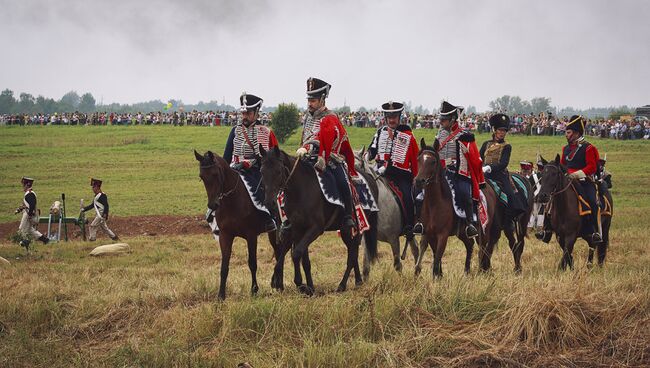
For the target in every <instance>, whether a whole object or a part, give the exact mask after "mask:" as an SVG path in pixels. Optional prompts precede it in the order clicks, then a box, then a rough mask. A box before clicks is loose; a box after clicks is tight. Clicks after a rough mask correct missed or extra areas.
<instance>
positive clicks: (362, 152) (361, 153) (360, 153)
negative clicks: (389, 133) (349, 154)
mask: <svg viewBox="0 0 650 368" xmlns="http://www.w3.org/2000/svg"><path fill="white" fill-rule="evenodd" d="M364 153H366V145H365V144H364V145H363V147H361V152H359V157H361V158H363V154H364Z"/></svg>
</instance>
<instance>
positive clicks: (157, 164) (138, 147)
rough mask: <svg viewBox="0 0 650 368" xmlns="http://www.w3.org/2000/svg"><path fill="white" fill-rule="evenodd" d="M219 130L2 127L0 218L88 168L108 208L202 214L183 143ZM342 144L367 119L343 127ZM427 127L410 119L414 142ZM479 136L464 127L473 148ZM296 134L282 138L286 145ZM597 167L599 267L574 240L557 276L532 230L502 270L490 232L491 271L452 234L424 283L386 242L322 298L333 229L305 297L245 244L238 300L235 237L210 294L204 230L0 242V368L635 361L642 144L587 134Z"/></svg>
mask: <svg viewBox="0 0 650 368" xmlns="http://www.w3.org/2000/svg"><path fill="white" fill-rule="evenodd" d="M228 132H229V128H207V127H170V126H165V127H150V126H145V127H4V128H0V157H1V158H2V160H0V222H9V221H16V220H17V218H16V217H14V216H12V215H11V213H12V212H13V209H14V208H15V207H16V206H18V205H19V204H20V201H21V197H22V195H21V188H20V183H19V180H20V177H21V176H23V175H30V176H33V177H35V178H36V180H37V181H36V184H35V189H36V191H37V193H38V196H39V197H38V198H39V201H40V202H39V203H40V207H41V208H44V209H46V208H48V207H49V205H50V203H51V202H52V201H54V200H55V199H57V196H58V195H60V193H61V192H65V193H66V196H67V200H68V206H69V207H72V208H73V209H75V211H74V215H76V208H77V205H78V201H79V198H85V199H86V200H89V199H90V198H91V195H92V192H91V190H90V188H89V186H88V177H89V176H98V177H100V178H102V179H104V180H105V181H106V185H105V190H106V191H107V192H108V193H109V195H110V201H111V212H113V215H114V216H131V215H146V214H179V215H183V214H185V215H196V214H200V213H202V212H203V211H204V209H205V201H206V199H205V194H204V189H203V185H202V184H201V182H200V181H199V179H198V168H197V163H196V161H195V159H194V155H193V153H192V149H193V148H196V149H197V150H198V151H200V152H203V151H205V150H207V149H212V150H214V151H216V152H219V153H221V152H222V150H223V146H224V143H225V139H226V137H227V134H228ZM349 132H350V137H351V141H352V144H353V146H354V147H355V148H360V147H361V146H362V145H363V144H366V145H367V144H368V143H369V141H370V138H371V136H372V134H373V133H374V131H373V130H371V129H350V130H349ZM434 134H435V132H434V131H431V130H418V131H416V136H417V138H418V141H419V138H420V137H425V139H426V140H427V142H430V140H431V138H432V137H433V136H434ZM487 138H488V136H487V135H483V136H480V137H478V142H479V144H480V143H481V142H482V141H484V140H485V139H487ZM298 139H299V138H298V136H294V137H292V139H291V140H290V141H289V142H288V143H287V144H285V145H284V148H286V149H287V151H294V150H295V148H296V146H297V140H298ZM509 140H510V141H511V143H512V144H513V146H514V152H513V158H512V163H513V165H512V168H513V169H515V168H518V162H519V161H520V160H521V159H528V160H534V159H535V155H536V153H537V151H538V150H540V151H541V153H542V154H543V155H544V156H545V157H546V158H547V159H551V158H553V157H554V156H555V153H556V152H558V151H559V149H560V147H561V146H562V145H563V144H564V139H563V138H562V137H550V138H549V137H541V138H539V137H512V138H511V139H509ZM594 143H595V144H596V145H597V146H598V148H599V149H600V151H601V153H604V152H606V153H607V158H608V164H607V165H608V168H609V170H610V171H612V172H613V175H614V176H613V177H614V190H613V196H614V201H615V219H614V220H613V225H612V235H611V246H610V252H609V254H608V259H607V264H606V265H605V267H604V268H603V269H599V268H596V269H594V270H591V271H590V270H588V269H587V268H586V267H585V262H584V260H585V257H586V248H587V247H586V244H585V243H584V242H582V241H579V242H578V243H577V244H576V251H575V253H574V256H575V259H576V269H575V270H574V271H573V272H564V273H562V272H558V271H557V270H556V267H557V263H558V261H559V257H560V250H559V247H558V245H557V243H556V242H555V241H552V242H551V244H550V245H545V244H542V243H540V242H538V241H537V240H535V239H534V238H533V237H532V236H531V238H530V239H529V240H528V241H527V243H526V248H525V251H524V255H523V258H522V264H523V268H524V270H523V273H522V275H521V276H516V275H514V274H513V272H512V268H513V262H512V256H511V254H510V251H509V249H508V247H507V245H506V244H505V243H503V241H502V242H501V243H500V245H499V247H498V249H497V250H496V251H495V255H494V257H493V260H492V265H493V267H494V269H493V272H492V273H490V274H487V275H484V274H478V273H477V272H476V270H477V262H476V257H474V259H473V264H472V269H473V272H472V275H470V276H464V275H463V274H462V269H463V262H464V257H465V254H464V248H463V247H462V246H460V244H459V242H458V241H457V240H452V241H451V243H450V246H448V247H447V251H446V254H445V257H444V258H443V268H444V272H445V276H444V278H443V279H442V280H436V281H432V279H431V258H432V257H431V251H429V252H428V253H427V256H426V258H425V263H424V266H425V268H424V270H423V272H422V275H421V276H419V277H415V276H413V264H414V262H413V260H412V258H411V257H410V255H409V258H408V259H407V260H406V261H405V263H404V271H403V274H401V275H400V274H398V273H396V272H395V271H393V270H392V260H391V256H390V251H389V247H388V246H387V245H385V244H380V247H379V248H380V255H381V258H380V261H379V263H378V264H377V265H376V266H375V267H374V268H373V270H372V272H371V277H370V280H369V281H368V282H367V283H365V284H364V285H363V286H361V287H359V288H355V287H354V286H353V285H352V284H349V290H348V291H347V292H345V293H341V294H339V293H336V292H334V290H335V289H336V286H337V283H338V281H339V280H340V277H341V275H342V272H343V269H344V249H345V248H344V246H343V245H342V244H341V242H340V240H339V239H338V238H337V237H336V235H335V234H327V235H325V236H323V237H321V238H320V239H318V240H317V241H316V242H315V243H314V245H313V246H312V248H311V251H312V271H313V275H314V281H315V284H316V293H317V296H316V297H313V298H305V297H303V296H301V295H299V294H298V293H297V292H296V290H295V288H294V287H293V284H292V278H293V271H292V267H291V266H290V264H289V262H287V264H286V266H287V269H286V270H285V287H286V288H287V289H286V290H285V292H284V293H282V294H278V293H272V292H271V290H270V277H271V272H272V266H273V260H272V254H271V248H270V246H269V245H268V242H267V241H266V240H265V239H261V241H260V244H259V253H258V260H259V266H258V280H259V283H260V295H259V296H258V297H251V296H249V292H248V290H249V288H250V276H249V271H248V267H247V266H246V251H245V246H244V243H243V242H242V241H241V240H237V242H236V245H235V247H234V248H235V250H234V254H233V257H232V260H231V267H230V277H229V281H228V299H227V301H226V302H223V303H219V302H216V294H217V289H218V276H219V261H220V255H219V247H218V245H217V244H216V243H215V242H214V240H212V238H211V236H210V235H209V234H207V233H206V234H205V235H192V236H146V237H145V236H139V237H132V238H128V237H127V238H125V239H123V240H125V241H126V242H128V243H129V244H130V245H131V247H132V250H133V252H132V253H131V254H128V255H124V256H119V257H109V258H101V259H96V258H92V257H89V256H88V252H89V251H90V250H91V249H92V248H93V247H94V246H96V245H98V244H105V243H108V242H110V240H107V239H106V238H101V239H100V241H98V243H97V244H93V243H83V242H69V243H60V244H57V245H49V246H42V245H37V246H36V251H35V252H33V253H31V254H29V255H26V254H25V252H24V250H23V249H22V248H20V247H18V246H16V245H14V244H11V243H10V242H9V241H8V240H6V239H5V238H6V236H5V234H3V236H2V238H1V239H0V256H2V257H4V258H6V259H8V260H9V261H10V262H12V266H10V267H6V268H2V266H0V367H48V368H50V367H88V366H91V367H181V366H182V367H234V366H236V365H237V364H238V363H242V362H249V363H250V364H251V366H253V367H256V368H257V367H287V366H288V367H346V368H347V367H367V366H381V367H450V366H451V367H485V366H489V367H501V366H511V367H524V366H529V367H532V366H535V367H556V366H565V367H583V366H584V367H619V366H620V367H625V366H627V367H647V366H650V255H649V254H650V253H649V252H648V245H649V243H650V242H649V241H648V238H649V236H648V224H650V214H648V211H650V160H648V159H647V156H648V153H650V143H648V142H645V141H644V142H641V141H627V142H621V141H611V140H595V141H594Z"/></svg>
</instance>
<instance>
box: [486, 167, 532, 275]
mask: <svg viewBox="0 0 650 368" xmlns="http://www.w3.org/2000/svg"><path fill="white" fill-rule="evenodd" d="M510 175H511V176H512V177H514V178H517V179H518V180H519V182H520V183H522V184H523V185H524V187H525V191H526V194H527V195H526V202H525V206H526V212H525V213H523V214H522V215H521V216H519V217H518V218H517V221H516V223H515V226H514V228H513V227H511V226H506V224H505V221H507V217H506V208H505V205H504V204H503V203H500V202H497V208H496V210H495V213H494V218H493V221H492V229H491V230H490V235H491V237H490V240H489V244H488V248H489V249H494V247H495V245H496V244H497V243H498V242H499V239H500V238H501V232H502V231H503V234H504V235H505V236H506V238H507V239H508V245H509V246H510V251H512V257H513V259H514V261H515V268H514V271H515V273H517V274H519V273H521V255H522V253H523V252H524V245H525V241H526V238H527V237H528V222H529V221H530V216H531V214H532V212H533V200H534V196H533V188H532V186H531V184H530V181H529V180H528V179H526V178H525V177H523V176H521V175H519V174H516V173H511V174H510ZM513 180H514V179H513ZM519 190H521V189H519Z"/></svg>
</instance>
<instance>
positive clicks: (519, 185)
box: [487, 176, 528, 206]
mask: <svg viewBox="0 0 650 368" xmlns="http://www.w3.org/2000/svg"><path fill="white" fill-rule="evenodd" d="M510 179H511V181H510V183H511V184H512V185H513V187H514V190H515V195H517V193H519V194H520V195H521V196H523V198H522V199H523V200H524V203H525V202H526V200H527V199H528V189H526V184H524V182H523V181H521V179H520V178H519V177H517V176H510ZM487 182H488V183H490V185H491V186H492V189H494V193H496V195H497V199H499V202H501V203H502V204H503V205H504V206H508V203H509V201H510V199H509V198H508V196H507V195H506V193H505V192H504V191H503V189H502V188H501V185H500V184H499V182H497V181H496V180H492V179H487Z"/></svg>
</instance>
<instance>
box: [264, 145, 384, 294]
mask: <svg viewBox="0 0 650 368" xmlns="http://www.w3.org/2000/svg"><path fill="white" fill-rule="evenodd" d="M260 152H261V154H262V179H263V181H264V186H265V188H266V196H267V197H266V200H267V201H268V206H271V205H273V203H272V202H274V201H275V200H276V198H277V195H278V193H280V192H284V211H285V213H286V215H287V217H288V219H289V222H290V223H291V232H290V233H291V235H290V237H291V242H292V244H293V247H292V252H291V258H292V260H293V264H294V270H295V275H294V283H295V284H296V286H297V287H298V290H299V291H300V292H302V293H305V294H307V295H312V294H313V293H314V282H313V280H312V275H311V262H310V260H309V245H310V244H311V243H312V242H313V241H314V240H316V238H318V237H319V236H320V235H321V234H323V232H325V231H336V230H340V232H341V239H342V240H343V242H344V243H345V245H346V247H347V265H346V268H345V272H344V274H343V279H342V280H341V282H340V283H339V286H338V289H337V290H338V291H344V290H345V289H346V287H347V281H348V278H349V276H350V272H351V271H352V270H354V279H355V283H356V284H357V285H360V284H361V283H362V282H363V280H362V277H361V272H360V270H359V244H360V241H361V235H359V234H352V231H351V229H350V228H347V227H343V226H342V218H343V208H341V207H339V206H336V205H333V204H331V203H329V202H328V201H327V200H326V199H325V197H324V196H323V194H322V192H321V189H320V186H319V183H318V178H317V177H316V173H315V172H314V168H313V167H312V166H311V165H310V164H309V163H306V162H304V161H302V160H299V159H296V158H294V157H291V156H289V155H287V154H286V153H285V152H284V151H281V150H280V149H279V148H278V147H274V148H272V149H270V150H269V151H268V152H267V151H265V150H264V148H263V147H260ZM276 207H277V206H276ZM371 226H372V225H371ZM375 246H376V242H375ZM371 253H373V254H375V255H376V253H377V250H376V249H374V252H371ZM277 261H278V263H280V264H282V263H284V258H283V256H282V257H281V258H280V259H278V260H277ZM301 264H302V269H303V271H304V272H305V279H306V283H307V284H306V285H305V284H303V282H302V273H301V270H300V265H301Z"/></svg>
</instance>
